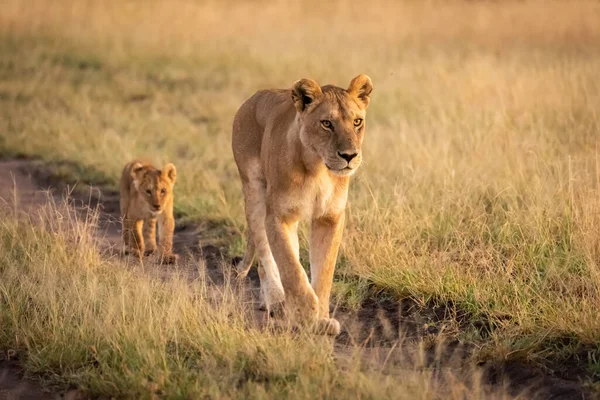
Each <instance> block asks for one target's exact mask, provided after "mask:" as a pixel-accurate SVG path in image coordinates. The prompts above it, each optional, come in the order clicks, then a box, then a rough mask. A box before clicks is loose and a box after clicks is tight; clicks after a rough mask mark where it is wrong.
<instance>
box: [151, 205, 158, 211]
mask: <svg viewBox="0 0 600 400" xmlns="http://www.w3.org/2000/svg"><path fill="white" fill-rule="evenodd" d="M152 207H154V209H155V210H159V209H160V204H153V205H152Z"/></svg>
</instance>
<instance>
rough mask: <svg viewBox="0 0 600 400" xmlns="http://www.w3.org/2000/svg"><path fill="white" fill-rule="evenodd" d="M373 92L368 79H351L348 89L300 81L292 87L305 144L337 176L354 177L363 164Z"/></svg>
mask: <svg viewBox="0 0 600 400" xmlns="http://www.w3.org/2000/svg"><path fill="white" fill-rule="evenodd" d="M372 90H373V84H372V83H371V79H370V78H369V77H368V76H366V75H359V76H357V77H356V78H354V79H352V81H351V82H350V86H349V87H348V89H342V88H339V87H337V86H332V85H327V86H323V87H321V86H319V84H318V83H317V82H315V81H313V80H312V79H301V80H299V81H297V82H296V83H294V86H293V87H292V101H293V102H294V105H295V107H296V110H297V111H298V117H299V121H300V124H301V127H300V140H301V141H302V144H303V145H304V146H305V147H307V148H309V149H311V150H312V151H313V152H315V153H316V154H318V156H319V157H320V158H321V159H322V160H323V163H324V164H325V166H326V167H327V168H328V169H329V170H330V171H332V172H333V173H335V174H337V175H342V176H346V175H352V174H353V173H354V172H355V171H356V169H357V168H358V167H359V165H360V163H361V161H362V151H361V146H362V141H363V137H364V134H365V114H366V109H367V107H368V105H369V100H370V95H371V91H372Z"/></svg>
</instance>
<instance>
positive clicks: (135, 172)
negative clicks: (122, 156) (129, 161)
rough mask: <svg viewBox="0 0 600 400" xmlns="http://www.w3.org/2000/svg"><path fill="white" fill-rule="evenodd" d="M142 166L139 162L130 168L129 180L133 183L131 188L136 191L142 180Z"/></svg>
mask: <svg viewBox="0 0 600 400" xmlns="http://www.w3.org/2000/svg"><path fill="white" fill-rule="evenodd" d="M143 169H144V166H143V165H142V163H141V162H135V163H134V164H133V165H132V166H131V169H130V171H131V180H132V181H133V186H134V187H135V189H136V190H138V189H139V188H140V181H141V180H142V174H141V172H142V171H143Z"/></svg>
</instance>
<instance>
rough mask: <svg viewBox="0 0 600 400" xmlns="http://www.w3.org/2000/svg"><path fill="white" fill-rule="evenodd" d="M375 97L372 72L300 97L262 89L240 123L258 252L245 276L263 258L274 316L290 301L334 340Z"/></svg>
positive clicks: (237, 141) (240, 157) (251, 239)
mask: <svg viewBox="0 0 600 400" xmlns="http://www.w3.org/2000/svg"><path fill="white" fill-rule="evenodd" d="M372 90H373V85H372V83H371V79H370V78H369V77H368V76H366V75H359V76H357V77H356V78H354V79H353V80H352V81H351V82H350V86H349V87H348V89H342V88H339V87H336V86H332V85H327V86H323V87H321V86H319V85H318V84H317V82H315V81H314V80H311V79H301V80H299V81H297V82H296V83H294V85H293V87H292V89H291V90H263V91H259V92H257V93H256V94H255V95H254V96H252V97H251V98H250V99H248V100H247V101H246V102H245V103H244V104H242V106H241V107H240V109H239V110H238V112H237V114H236V116H235V118H234V121H233V138H232V139H233V145H232V147H233V155H234V158H235V162H236V164H237V167H238V170H239V174H240V177H241V179H242V186H243V193H244V203H245V212H246V219H247V221H248V248H247V250H246V253H245V255H244V258H243V260H242V261H241V262H240V263H239V264H238V266H237V272H238V273H239V276H241V277H244V276H245V275H246V274H247V273H248V270H249V269H250V267H251V266H252V263H253V261H254V256H255V253H256V254H258V258H259V260H260V266H259V270H258V272H259V276H260V281H261V291H262V297H263V300H264V301H265V303H266V306H267V309H268V310H269V311H270V312H273V311H274V310H277V311H279V310H280V308H281V307H282V306H283V305H284V304H285V309H286V310H287V311H288V312H291V313H290V315H293V316H294V318H296V320H298V319H299V322H304V323H310V324H313V323H315V322H317V324H316V326H317V329H318V330H319V331H321V332H323V331H324V332H326V333H328V334H332V335H337V334H338V333H339V332H340V326H339V323H338V322H337V321H336V320H335V319H330V318H329V295H330V293H331V285H332V283H333V270H334V268H335V262H336V258H337V253H338V247H339V244H340V241H341V237H342V230H343V225H344V210H345V207H346V200H347V197H348V183H349V179H350V176H351V175H352V174H354V172H355V171H356V169H357V168H358V166H359V165H360V163H361V158H362V157H361V145H362V142H363V137H364V134H365V111H366V109H367V106H368V105H369V100H370V95H371V91H372ZM301 218H310V220H311V234H310V271H311V283H309V281H308V277H307V275H306V273H305V272H304V269H303V268H302V265H301V264H300V261H299V255H298V253H299V245H298V234H297V228H298V222H299V221H300V219H301ZM311 284H312V286H311ZM313 326H314V325H313Z"/></svg>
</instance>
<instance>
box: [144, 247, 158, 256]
mask: <svg viewBox="0 0 600 400" xmlns="http://www.w3.org/2000/svg"><path fill="white" fill-rule="evenodd" d="M155 251H156V249H146V251H144V256H146V257H148V256H151V255H152V254H154V252H155Z"/></svg>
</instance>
